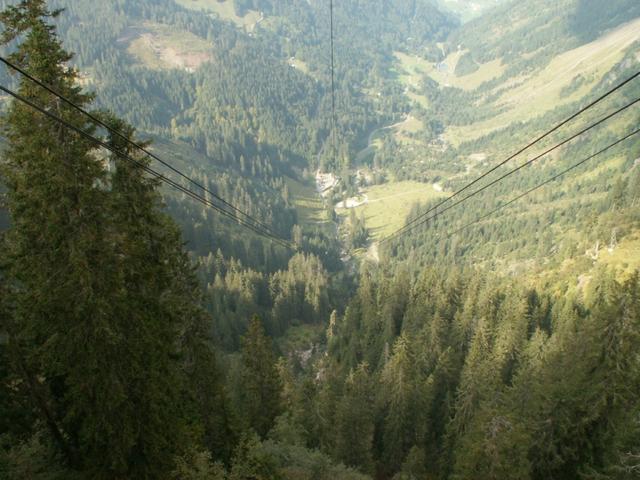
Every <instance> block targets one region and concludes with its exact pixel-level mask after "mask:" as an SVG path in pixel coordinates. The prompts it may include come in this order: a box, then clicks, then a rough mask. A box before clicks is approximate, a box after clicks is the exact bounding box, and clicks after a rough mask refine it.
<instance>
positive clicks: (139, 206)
mask: <svg viewBox="0 0 640 480" xmlns="http://www.w3.org/2000/svg"><path fill="white" fill-rule="evenodd" d="M59 13H60V12H59V11H56V12H51V11H49V10H48V9H47V8H46V4H45V1H44V0H23V1H22V2H20V3H19V4H18V5H17V6H12V7H8V8H7V9H6V10H5V11H4V12H3V13H2V14H1V15H0V20H1V21H2V22H3V23H4V25H5V33H4V37H3V40H4V41H5V42H9V41H13V40H18V41H19V45H18V47H17V50H16V52H15V53H14V54H13V55H12V60H13V61H14V62H16V63H17V64H19V65H20V66H21V67H22V68H24V69H25V70H27V71H28V72H29V73H31V74H32V75H34V76H35V77H37V78H39V79H41V80H42V81H44V82H45V83H47V84H48V85H50V86H52V87H53V88H54V89H55V90H57V91H58V92H60V93H61V94H63V95H65V96H66V97H67V98H69V99H71V100H72V101H73V102H75V103H76V104H78V105H80V106H83V107H85V108H86V107H88V106H89V103H90V101H91V97H90V96H87V95H85V94H83V93H82V92H81V90H80V88H79V87H78V86H76V83H77V82H76V80H77V79H76V73H75V71H74V70H73V69H72V68H68V67H67V66H66V63H67V62H68V61H69V60H70V59H71V55H69V54H68V53H67V52H65V50H64V49H63V48H62V46H61V44H60V42H59V40H58V39H57V36H56V33H55V29H54V27H53V26H51V25H50V24H49V21H50V19H52V18H55V17H56V16H57V15H58V14H59ZM19 91H20V93H21V95H23V96H25V97H27V98H29V99H30V100H32V101H34V102H36V103H38V104H39V105H42V106H44V107H45V108H47V109H48V110H50V111H52V112H54V113H55V114H56V115H58V116H60V117H62V118H64V119H65V120H67V121H69V122H71V123H72V124H74V125H76V126H78V127H79V128H82V129H83V130H86V131H88V132H94V133H95V130H94V128H93V127H92V126H91V125H89V124H87V123H86V120H85V118H84V117H83V116H82V115H80V114H79V113H77V112H76V111H75V110H73V109H72V108H71V107H69V106H68V105H66V104H65V103H63V102H61V101H59V100H58V99H57V98H55V97H54V96H53V95H51V94H49V93H47V92H46V91H44V90H43V89H41V88H40V87H37V86H35V85H34V84H32V83H30V82H29V81H27V80H21V82H20V86H19ZM104 118H105V120H106V121H107V122H108V123H110V124H111V125H112V126H113V127H114V128H116V129H118V130H122V131H123V132H124V134H125V135H126V136H127V137H131V138H132V137H133V130H132V129H131V127H129V126H127V125H126V124H124V123H122V122H120V121H118V120H117V119H115V118H114V117H111V116H108V115H104ZM4 130H5V135H6V138H7V141H8V148H7V151H6V154H5V156H4V162H3V165H2V173H3V177H4V179H5V181H6V183H7V187H8V207H9V212H10V214H11V220H12V228H11V229H10V230H9V232H8V233H7V236H6V248H5V249H3V254H4V256H5V257H4V261H6V263H7V265H8V267H7V271H6V275H7V278H8V281H10V282H11V285H14V286H15V289H14V290H12V292H11V295H10V297H11V302H10V303H11V305H12V308H11V311H10V317H11V321H10V324H11V325H14V326H15V328H12V329H10V331H9V333H10V344H11V345H13V346H14V347H15V348H12V349H11V363H12V365H14V366H19V368H14V370H15V371H18V372H19V373H20V375H21V381H22V384H23V385H26V386H28V387H27V388H25V389H24V390H25V394H26V399H27V400H28V401H29V403H30V404H31V405H32V408H33V411H34V413H35V415H36V417H37V418H38V421H37V422H34V428H35V430H36V431H35V432H34V435H37V438H43V439H44V440H43V441H44V442H46V443H49V442H50V443H52V444H53V445H54V447H55V450H56V451H57V453H58V457H59V458H61V459H62V463H63V464H64V465H65V466H66V467H67V468H69V469H70V470H72V471H75V472H81V473H80V474H81V475H82V476H85V477H88V478H96V479H101V478H105V479H112V478H122V479H128V478H132V479H133V478H161V477H166V475H167V474H168V472H170V471H171V469H172V468H173V461H174V457H175V456H176V455H177V454H179V453H180V452H181V449H183V448H187V447H188V445H186V443H187V442H186V440H187V437H186V435H185V434H186V421H185V415H186V413H185V411H184V410H185V402H184V401H183V400H184V399H183V398H181V396H182V394H181V392H184V391H185V390H188V385H187V383H186V382H185V380H184V373H185V371H187V368H189V366H190V365H193V364H194V363H197V360H195V357H196V353H194V352H195V350H194V345H195V344H196V343H197V342H196V339H197V340H198V341H201V340H202V339H204V338H205V336H206V334H205V333H204V332H205V331H204V328H203V326H204V318H203V315H202V311H201V310H200V308H199V307H198V300H199V296H198V293H197V292H198V289H197V286H196V283H195V277H194V275H193V270H192V267H191V266H190V264H189V261H188V258H187V256H186V255H185V253H184V252H183V250H182V241H181V239H180V234H179V231H178V229H177V227H176V226H175V225H174V224H173V222H171V221H170V220H169V218H168V217H167V216H166V215H165V214H164V213H162V212H161V202H160V197H159V194H158V192H157V184H156V183H155V182H153V181H151V180H149V179H147V178H146V177H145V176H144V174H143V172H142V170H141V169H140V168H138V167H135V166H133V165H131V164H128V163H126V162H125V161H124V160H122V159H121V158H117V159H116V158H111V161H113V162H114V163H115V165H116V168H115V173H114V174H113V175H109V173H108V171H107V169H106V168H105V163H104V161H103V160H102V156H101V155H100V152H98V150H97V147H96V146H95V145H94V144H92V143H90V142H89V141H87V140H86V139H84V138H82V137H80V136H79V135H77V134H75V133H73V132H70V131H68V130H65V128H64V127H62V126H60V125H58V124H57V123H56V122H54V121H52V120H50V119H47V118H46V117H44V116H42V115H40V114H39V113H36V112H34V111H32V110H31V109H30V108H29V107H27V106H24V105H22V104H20V103H17V102H16V103H13V104H12V105H11V107H10V109H9V112H8V114H7V115H6V117H5V119H4ZM108 141H109V142H110V143H111V144H112V146H113V147H114V148H115V149H116V150H118V151H120V152H123V153H126V154H129V155H132V156H136V154H135V153H134V152H133V151H132V150H131V149H130V148H129V147H128V146H127V144H126V142H124V141H123V140H122V139H120V138H119V137H111V138H110V139H108ZM140 160H141V161H143V162H144V159H142V158H140ZM207 365H209V364H207ZM191 371H193V370H191ZM209 393H210V391H209V392H207V395H208V394H209ZM203 396H206V395H200V398H202V397H203ZM40 425H42V426H44V427H45V428H46V432H47V434H46V435H42V432H40V431H38V430H40V427H39V426H40ZM34 438H36V437H35V436H34ZM70 475H71V474H70Z"/></svg>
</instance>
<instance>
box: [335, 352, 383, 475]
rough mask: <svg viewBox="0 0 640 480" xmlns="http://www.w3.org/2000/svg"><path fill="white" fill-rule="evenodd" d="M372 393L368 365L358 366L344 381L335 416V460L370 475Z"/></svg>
mask: <svg viewBox="0 0 640 480" xmlns="http://www.w3.org/2000/svg"><path fill="white" fill-rule="evenodd" d="M372 399H373V391H372V384H371V379H370V376H369V372H368V366H367V364H361V365H360V366H359V367H358V368H357V369H356V370H355V371H353V372H351V373H350V374H349V376H348V377H347V379H346V381H345V388H344V392H343V395H342V398H341V400H340V403H339V404H338V408H337V412H336V425H335V430H336V436H337V439H336V446H335V449H336V450H335V458H337V459H339V460H341V461H342V462H344V464H345V465H347V466H350V467H355V468H359V469H360V470H361V471H363V472H372V470H373V459H372V455H371V454H372V447H373V432H374V418H373V413H374V412H373V402H372Z"/></svg>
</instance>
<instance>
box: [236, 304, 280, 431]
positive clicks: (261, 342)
mask: <svg viewBox="0 0 640 480" xmlns="http://www.w3.org/2000/svg"><path fill="white" fill-rule="evenodd" d="M242 365H243V371H242V380H243V397H244V398H243V407H244V408H243V411H244V414H245V417H246V421H247V423H248V425H249V426H250V427H251V428H253V429H254V430H255V431H256V432H257V433H258V434H259V435H260V436H261V437H265V436H266V435H267V433H268V432H269V430H270V429H271V427H272V426H273V422H274V420H275V418H276V417H277V416H278V415H279V414H280V413H281V411H282V407H281V391H282V382H281V380H280V376H279V373H278V368H277V364H276V358H275V355H274V353H273V348H272V346H271V340H270V339H269V337H267V336H266V334H265V332H264V327H263V326H262V321H261V320H260V318H259V317H258V316H257V315H254V317H253V318H252V320H251V323H249V328H248V330H247V333H246V334H245V336H244V337H243V338H242Z"/></svg>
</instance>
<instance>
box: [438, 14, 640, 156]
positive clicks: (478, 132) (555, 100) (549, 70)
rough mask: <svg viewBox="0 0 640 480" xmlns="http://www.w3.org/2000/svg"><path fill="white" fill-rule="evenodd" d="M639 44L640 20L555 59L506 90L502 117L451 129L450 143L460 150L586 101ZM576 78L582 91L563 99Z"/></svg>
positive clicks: (500, 103)
mask: <svg viewBox="0 0 640 480" xmlns="http://www.w3.org/2000/svg"><path fill="white" fill-rule="evenodd" d="M637 40H640V19H636V20H634V21H632V22H629V23H627V24H625V25H623V26H621V27H619V28H617V29H615V30H613V31H612V32H610V33H608V34H607V35H605V36H603V37H601V38H599V39H598V40H595V41H593V42H591V43H588V44H585V45H582V46H581V47H578V48H575V49H573V50H569V51H567V52H565V53H563V54H561V55H559V56H557V57H555V58H554V59H553V60H552V61H551V62H550V63H549V65H547V66H546V67H545V68H544V69H542V70H540V71H538V72H536V73H534V74H533V75H531V76H529V77H525V78H521V79H519V80H520V82H519V84H518V83H516V84H514V86H513V88H508V89H505V92H504V93H503V94H502V95H501V96H500V98H498V99H497V100H496V102H495V105H496V106H499V107H503V108H505V111H504V112H503V113H501V114H499V115H496V116H495V117H493V118H491V119H489V120H486V121H484V122H478V123H475V124H473V125H470V126H462V127H450V128H448V129H447V132H446V137H447V140H448V141H449V142H450V143H452V144H453V145H456V146H457V145H459V144H460V143H461V142H462V141H465V140H474V139H477V138H479V137H482V136H484V135H487V134H489V133H491V132H492V131H494V130H496V129H499V128H502V127H505V126H507V125H509V124H511V123H513V122H516V121H520V120H522V119H525V118H533V117H536V116H540V115H543V114H544V113H546V112H548V111H550V110H552V109H554V108H556V107H559V106H562V105H566V104H568V103H572V102H575V101H577V100H579V99H580V98H583V97H584V96H585V95H586V94H587V93H589V91H591V89H592V88H593V87H594V86H595V85H596V84H597V83H598V82H599V81H600V79H601V78H602V77H603V76H604V75H605V74H606V73H608V72H609V71H610V70H611V69H612V68H613V66H614V65H615V64H616V63H617V62H619V61H620V60H621V59H622V57H623V55H624V51H625V49H626V48H628V47H629V46H630V45H631V44H632V43H633V42H635V41H637ZM577 77H582V78H583V79H584V80H583V82H582V84H581V85H580V87H579V88H577V89H576V90H574V91H573V92H571V93H570V94H569V95H566V96H564V97H563V96H562V95H561V92H562V90H563V89H564V88H565V87H567V86H569V85H571V83H572V81H573V80H574V79H576V78H577ZM463 78H466V77H463ZM504 87H505V85H500V86H499V88H504Z"/></svg>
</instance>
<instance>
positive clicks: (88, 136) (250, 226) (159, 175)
mask: <svg viewBox="0 0 640 480" xmlns="http://www.w3.org/2000/svg"><path fill="white" fill-rule="evenodd" d="M0 91H3V92H5V93H6V94H8V95H10V96H11V97H13V98H15V99H16V100H18V101H20V102H22V103H24V104H26V105H28V106H29V107H31V108H32V109H34V110H35V111H37V112H39V113H41V114H43V115H45V116H46V117H48V118H50V119H51V120H54V121H55V122H57V123H59V124H61V125H63V126H64V127H66V128H67V129H69V130H72V131H74V132H76V133H77V134H79V135H81V136H82V137H84V138H86V139H87V140H90V141H92V142H93V143H95V144H96V145H99V146H100V147H102V148H104V149H106V150H109V151H110V152H112V153H113V154H114V155H116V156H118V157H120V158H123V159H125V160H127V161H129V162H131V163H133V164H135V165H136V166H138V167H139V168H141V169H143V170H144V171H145V172H147V173H149V174H150V175H152V176H154V177H155V178H157V179H158V180H160V181H162V182H164V183H166V184H168V185H170V186H171V187H173V188H175V189H176V190H179V191H180V192H182V193H184V194H185V195H187V196H189V197H191V198H192V199H194V200H196V201H198V202H200V203H202V204H203V205H205V206H207V207H210V208H213V209H214V210H216V211H217V212H218V213H220V214H221V215H223V216H225V217H227V218H229V219H231V220H234V221H236V222H237V223H238V224H240V225H242V226H243V227H245V228H248V229H250V230H252V231H253V232H254V233H256V234H258V235H261V236H263V237H265V238H267V239H269V240H271V241H273V242H274V243H277V244H278V245H280V246H282V247H284V248H287V249H289V250H294V248H293V247H292V246H291V245H290V244H289V242H287V241H286V240H284V239H282V238H280V237H277V236H275V235H273V234H271V233H270V232H268V231H265V230H262V229H260V228H259V227H257V226H256V225H254V224H252V223H248V222H247V221H246V220H243V219H242V218H240V217H238V216H236V215H235V214H233V213H232V212H229V211H228V210H225V209H223V208H221V207H220V206H219V205H216V204H215V203H213V202H211V201H210V200H208V199H207V198H205V197H203V196H201V195H198V194H197V193H196V192H193V191H192V190H189V189H188V188H186V187H184V186H182V185H180V184H179V183H177V182H175V181H174V180H172V179H170V178H168V177H167V176H165V175H163V174H162V173H160V172H157V171H156V170H154V169H153V168H151V167H149V166H148V165H145V164H144V163H142V162H140V161H138V160H136V159H134V158H133V157H131V156H130V155H128V154H126V153H123V152H121V151H119V150H117V149H116V148H114V147H113V146H111V145H109V144H108V143H106V142H104V141H102V140H100V139H99V138H96V137H95V136H93V135H91V134H90V133H88V132H86V131H85V130H82V129H81V128H79V127H77V126H75V125H73V124H72V123H70V122H68V121H66V120H64V119H63V118H60V117H59V116H57V115H55V114H54V113H52V112H50V111H48V110H46V109H45V108H43V107H42V106H40V105H38V104H36V103H35V102H33V101H31V100H29V99H28V98H26V97H24V96H22V95H20V94H19V93H17V92H14V91H12V90H11V89H9V88H7V87H5V86H3V85H0Z"/></svg>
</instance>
